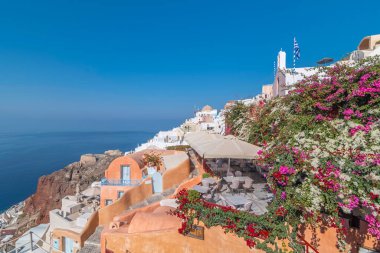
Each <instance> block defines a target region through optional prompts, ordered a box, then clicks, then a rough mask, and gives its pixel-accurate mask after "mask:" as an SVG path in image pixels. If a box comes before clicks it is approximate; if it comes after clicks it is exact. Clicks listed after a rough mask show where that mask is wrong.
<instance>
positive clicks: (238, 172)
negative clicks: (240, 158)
mask: <svg viewBox="0 0 380 253" xmlns="http://www.w3.org/2000/svg"><path fill="white" fill-rule="evenodd" d="M235 176H237V177H241V176H243V173H241V171H236V172H235Z"/></svg>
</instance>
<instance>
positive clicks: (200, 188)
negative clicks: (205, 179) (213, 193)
mask: <svg viewBox="0 0 380 253" xmlns="http://www.w3.org/2000/svg"><path fill="white" fill-rule="evenodd" d="M193 190H196V191H197V192H200V193H207V192H208V191H209V188H208V187H204V186H201V185H194V187H193Z"/></svg>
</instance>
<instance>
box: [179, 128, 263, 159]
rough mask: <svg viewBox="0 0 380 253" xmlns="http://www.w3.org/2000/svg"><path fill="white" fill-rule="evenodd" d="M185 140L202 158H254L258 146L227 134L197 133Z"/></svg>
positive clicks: (258, 148)
mask: <svg viewBox="0 0 380 253" xmlns="http://www.w3.org/2000/svg"><path fill="white" fill-rule="evenodd" d="M189 138H190V139H189V140H187V139H186V141H187V142H188V143H189V145H190V146H191V147H192V148H193V149H194V150H195V151H196V152H197V153H198V154H199V155H200V156H202V157H203V158H229V159H256V158H257V152H258V151H259V150H260V149H261V148H260V147H258V146H255V145H252V144H250V143H248V142H245V141H242V140H239V139H238V138H236V137H234V136H231V135H228V136H222V135H218V134H208V133H202V134H201V133H198V134H192V135H190V136H189Z"/></svg>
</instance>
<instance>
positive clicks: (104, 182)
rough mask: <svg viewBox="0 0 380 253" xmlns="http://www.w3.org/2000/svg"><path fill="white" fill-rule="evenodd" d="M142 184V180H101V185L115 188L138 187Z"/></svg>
mask: <svg viewBox="0 0 380 253" xmlns="http://www.w3.org/2000/svg"><path fill="white" fill-rule="evenodd" d="M140 183H141V180H138V179H132V180H123V179H106V178H103V179H102V180H101V185H114V186H137V185H139V184H140Z"/></svg>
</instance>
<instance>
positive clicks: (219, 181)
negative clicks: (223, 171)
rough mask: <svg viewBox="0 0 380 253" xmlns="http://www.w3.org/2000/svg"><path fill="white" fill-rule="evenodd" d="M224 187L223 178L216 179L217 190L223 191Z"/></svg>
mask: <svg viewBox="0 0 380 253" xmlns="http://www.w3.org/2000/svg"><path fill="white" fill-rule="evenodd" d="M222 188H223V184H222V179H220V180H218V181H216V191H217V192H221V191H222Z"/></svg>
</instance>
